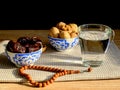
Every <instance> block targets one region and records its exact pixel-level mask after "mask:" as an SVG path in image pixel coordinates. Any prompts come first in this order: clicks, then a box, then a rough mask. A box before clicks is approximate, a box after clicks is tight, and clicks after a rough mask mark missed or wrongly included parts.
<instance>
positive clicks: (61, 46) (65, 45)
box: [48, 36, 79, 51]
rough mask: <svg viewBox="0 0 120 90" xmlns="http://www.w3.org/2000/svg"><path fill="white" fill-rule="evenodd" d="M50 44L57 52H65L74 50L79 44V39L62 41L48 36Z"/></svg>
mask: <svg viewBox="0 0 120 90" xmlns="http://www.w3.org/2000/svg"><path fill="white" fill-rule="evenodd" d="M48 39H49V42H50V44H51V45H52V46H53V47H54V48H55V49H56V50H57V51H65V50H69V49H72V48H73V47H75V46H76V45H77V44H78V42H79V38H78V37H75V38H70V39H62V38H53V37H50V36H48Z"/></svg>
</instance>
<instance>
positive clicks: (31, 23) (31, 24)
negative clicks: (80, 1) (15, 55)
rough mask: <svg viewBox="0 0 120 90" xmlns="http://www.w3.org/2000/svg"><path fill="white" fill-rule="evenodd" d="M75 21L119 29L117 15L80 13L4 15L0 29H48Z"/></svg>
mask: <svg viewBox="0 0 120 90" xmlns="http://www.w3.org/2000/svg"><path fill="white" fill-rule="evenodd" d="M60 21H63V22H65V23H76V24H77V25H81V24H86V23H100V24H106V25H108V26H110V27H111V28H113V29H120V20H119V17H117V16H111V17H110V16H109V17H107V16H101V17H100V16H93V15H92V16H82V15H73V16H72V15H70V16H69V15H68V16H59V15H58V16H44V15H43V16H39V17H4V18H0V29H1V30H5V29H7V30H12V29H13V30H15V29H17V30H18V29H22V30H23V29H36V30H37V29H43V30H44V29H50V28H51V27H52V26H55V25H56V24H57V23H58V22H60Z"/></svg>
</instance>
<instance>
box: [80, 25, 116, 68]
mask: <svg viewBox="0 0 120 90" xmlns="http://www.w3.org/2000/svg"><path fill="white" fill-rule="evenodd" d="M113 33H114V32H113V30H112V29H111V28H110V27H109V26H107V25H103V24H83V25H80V26H79V40H80V47H81V58H82V64H83V65H84V66H92V67H98V66H100V65H101V64H102V62H103V61H104V60H105V54H106V52H107V50H108V48H109V44H110V42H111V40H112V38H113V36H114V35H113Z"/></svg>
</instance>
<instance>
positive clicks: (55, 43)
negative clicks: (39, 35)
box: [48, 22, 79, 51]
mask: <svg viewBox="0 0 120 90" xmlns="http://www.w3.org/2000/svg"><path fill="white" fill-rule="evenodd" d="M48 39H49V43H50V45H51V46H52V47H54V48H55V49H56V50H57V51H65V50H69V49H72V48H73V47H75V46H76V45H77V44H78V42H79V38H78V26H77V24H75V23H69V24H66V23H64V22H59V23H57V24H56V26H53V27H51V28H50V30H49V34H48Z"/></svg>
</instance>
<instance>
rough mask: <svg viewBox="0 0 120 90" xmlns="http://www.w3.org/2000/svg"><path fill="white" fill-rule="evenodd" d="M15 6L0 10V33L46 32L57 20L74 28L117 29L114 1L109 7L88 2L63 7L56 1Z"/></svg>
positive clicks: (118, 20) (119, 25) (119, 24)
mask: <svg viewBox="0 0 120 90" xmlns="http://www.w3.org/2000/svg"><path fill="white" fill-rule="evenodd" d="M60 2H61V3H60ZM69 2H70V1H69ZM19 3H20V2H19ZM58 3H59V4H58ZM118 4H119V3H118ZM14 5H16V6H13V7H12V5H11V4H9V7H8V5H6V6H7V8H4V9H3V7H2V8H0V30H24V29H26V30H27V29H31V30H32V29H34V30H38V29H43V30H46V29H50V28H51V27H52V26H55V25H56V24H57V23H58V22H60V21H63V22H65V23H76V24H77V25H81V24H87V23H100V24H105V25H108V26H110V27H111V28H113V29H120V14H119V5H117V3H113V2H111V4H110V2H109V3H108V2H107V3H105V2H102V0H101V1H96V3H91V0H90V1H89V2H88V1H86V0H85V2H76V3H73V2H71V4H70V3H68V2H67V3H65V4H64V5H63V2H62V1H59V0H58V1H57V2H56V3H55V2H54V3H52V4H49V2H48V4H47V5H46V3H44V4H41V3H40V2H39V3H38V4H33V3H32V4H28V3H26V4H25V5H23V2H22V4H20V5H18V4H14ZM42 5H43V6H42ZM6 6H4V7H6Z"/></svg>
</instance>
